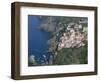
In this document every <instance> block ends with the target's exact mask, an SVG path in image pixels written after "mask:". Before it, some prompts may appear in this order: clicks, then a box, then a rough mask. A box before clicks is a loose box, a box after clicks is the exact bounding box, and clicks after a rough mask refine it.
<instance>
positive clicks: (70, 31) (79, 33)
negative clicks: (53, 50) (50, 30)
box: [58, 23, 87, 50]
mask: <svg viewBox="0 0 100 82" xmlns="http://www.w3.org/2000/svg"><path fill="white" fill-rule="evenodd" d="M86 28H87V27H82V25H81V24H77V23H76V24H75V23H70V24H69V25H68V27H67V29H66V32H64V33H63V36H62V37H61V38H60V42H59V44H58V50H61V49H62V48H74V47H76V48H79V47H80V46H84V45H85V42H87V30H85V29H86Z"/></svg>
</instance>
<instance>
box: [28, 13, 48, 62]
mask: <svg viewBox="0 0 100 82" xmlns="http://www.w3.org/2000/svg"><path fill="white" fill-rule="evenodd" d="M40 22H41V21H40V20H39V19H38V18H37V16H33V15H29V16H28V56H30V55H34V56H35V58H36V59H37V60H38V61H37V62H38V63H39V64H41V63H43V62H45V61H44V58H43V55H44V54H45V55H47V50H48V45H47V40H48V39H49V36H50V33H49V32H46V31H43V30H40V29H39V24H40Z"/></svg>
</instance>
